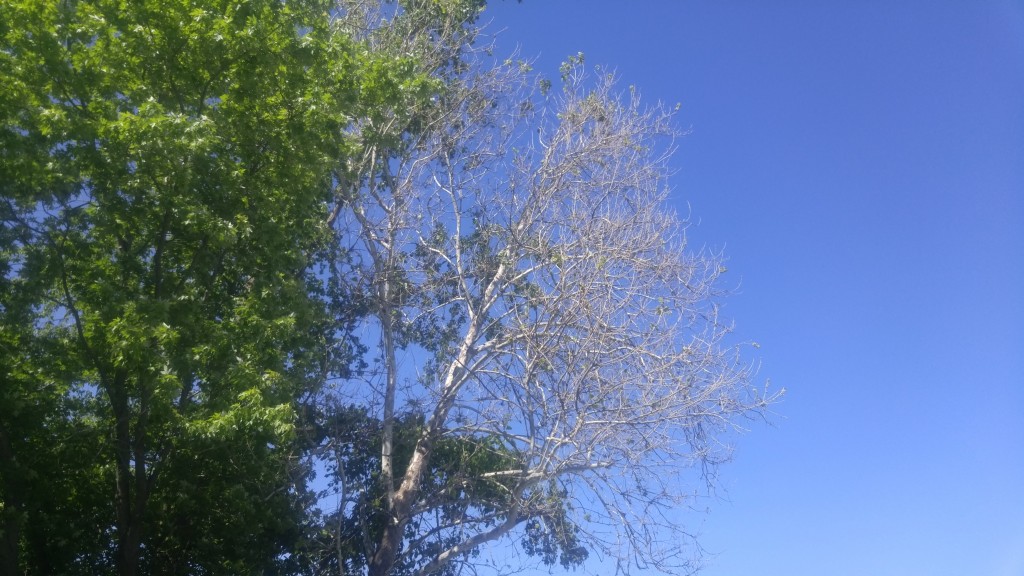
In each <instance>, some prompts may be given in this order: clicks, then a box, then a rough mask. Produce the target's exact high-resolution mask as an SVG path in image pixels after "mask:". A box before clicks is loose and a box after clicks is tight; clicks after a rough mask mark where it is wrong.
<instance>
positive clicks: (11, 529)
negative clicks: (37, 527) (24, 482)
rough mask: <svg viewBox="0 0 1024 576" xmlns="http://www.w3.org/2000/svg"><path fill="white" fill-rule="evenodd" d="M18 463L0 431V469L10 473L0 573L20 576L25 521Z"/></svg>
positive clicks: (0, 525)
mask: <svg viewBox="0 0 1024 576" xmlns="http://www.w3.org/2000/svg"><path fill="white" fill-rule="evenodd" d="M16 466H17V462H16V461H15V459H14V451H13V450H12V449H11V443H10V441H9V439H8V437H7V433H6V432H5V431H3V430H0V468H3V469H4V470H8V471H9V473H10V474H9V476H8V475H5V478H4V485H3V486H2V488H3V495H4V509H3V510H2V511H0V531H2V532H3V539H2V540H0V573H3V574H12V575H13V574H18V573H19V570H18V564H19V555H18V551H19V544H20V541H21V526H22V524H23V522H24V519H23V518H22V517H21V515H22V513H23V511H22V507H21V501H20V498H19V492H20V486H18V484H20V482H18V481H17V476H18V475H19V471H18V470H16Z"/></svg>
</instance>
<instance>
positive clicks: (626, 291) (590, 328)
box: [334, 44, 774, 576]
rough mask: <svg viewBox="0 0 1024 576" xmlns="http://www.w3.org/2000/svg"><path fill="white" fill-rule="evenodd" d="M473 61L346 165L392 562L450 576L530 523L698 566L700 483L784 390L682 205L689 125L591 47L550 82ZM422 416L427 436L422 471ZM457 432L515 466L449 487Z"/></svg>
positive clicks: (382, 558) (347, 237) (377, 549)
mask: <svg viewBox="0 0 1024 576" xmlns="http://www.w3.org/2000/svg"><path fill="white" fill-rule="evenodd" d="M462 48H465V45H464V44H463V45H462ZM460 57H461V58H463V61H462V62H463V67H460V68H458V69H456V70H454V71H453V72H451V73H447V74H445V75H444V78H445V83H446V86H445V88H444V89H443V90H440V91H438V92H437V94H436V95H435V96H434V97H433V98H431V99H429V101H426V102H423V101H413V100H410V102H409V103H408V108H404V109H403V108H402V106H401V105H399V106H396V109H395V110H394V111H393V113H391V114H387V115H383V116H379V117H378V118H376V119H369V120H366V121H364V122H363V124H361V125H359V126H358V127H357V129H356V130H357V133H356V135H357V136H358V137H359V138H361V143H362V146H363V151H364V152H363V156H362V158H361V160H360V161H358V162H354V163H352V164H350V165H348V166H346V167H345V168H344V169H343V170H339V176H338V180H339V183H340V184H339V198H341V199H343V201H341V202H339V208H338V212H337V213H336V216H335V219H334V225H335V227H336V229H337V230H338V233H339V235H340V237H341V238H342V241H343V242H344V243H345V244H346V245H347V246H348V247H350V249H351V252H350V253H351V254H352V255H353V257H352V261H351V263H350V264H349V268H347V269H346V270H345V271H344V275H345V276H346V277H348V278H350V281H351V282H352V283H353V284H354V285H356V286H355V289H358V290H361V291H362V292H364V293H365V294H366V298H367V301H368V302H369V310H370V316H371V318H372V324H373V328H372V330H371V331H370V333H372V334H373V335H374V338H375V339H376V337H377V336H379V345H378V346H376V348H375V349H374V350H373V354H374V355H375V357H376V359H377V360H378V361H379V366H380V370H379V371H377V372H372V373H371V376H370V377H368V381H367V384H369V386H367V387H365V388H364V392H363V394H366V395H367V398H365V399H366V401H367V402H368V403H370V404H371V405H372V406H373V407H374V409H375V410H377V411H378V413H379V416H380V421H381V422H382V426H381V428H380V435H381V455H380V477H381V483H382V485H383V493H384V496H385V497H384V499H383V502H382V504H381V505H382V506H384V507H386V510H387V525H386V527H384V528H383V531H382V534H381V535H380V538H379V541H375V542H373V543H372V546H371V548H370V549H369V550H368V551H367V558H368V562H367V564H368V570H369V573H370V574H371V575H372V576H383V575H386V574H389V573H391V572H392V570H393V568H394V567H395V566H396V564H397V563H400V562H403V561H405V562H406V564H407V565H410V564H411V565H412V566H413V567H414V569H415V571H416V572H417V573H420V574H429V573H432V572H436V571H438V570H440V569H442V568H444V567H445V566H447V565H449V563H451V562H452V561H453V560H454V559H458V558H461V557H463V556H465V555H466V554H469V553H471V552H473V551H474V550H476V549H478V548H479V547H481V546H482V545H484V544H485V543H488V542H491V541H495V540H498V539H501V538H503V537H511V536H513V535H515V534H519V533H523V532H524V531H527V530H531V531H533V533H537V532H538V531H539V532H549V533H550V532H557V534H554V537H555V538H556V539H559V538H560V539H562V541H561V542H560V543H559V544H560V545H563V546H564V545H565V544H566V542H565V539H566V538H573V539H578V540H579V542H581V543H582V544H583V545H584V546H586V547H587V548H588V549H590V550H591V551H595V552H597V553H599V554H601V555H603V556H606V557H607V558H611V559H614V560H615V561H616V567H617V569H618V570H619V571H622V572H629V570H630V568H631V567H632V568H637V567H639V568H648V567H651V568H656V569H660V570H662V571H665V572H686V571H689V570H690V569H691V568H692V567H693V566H692V564H691V562H690V561H691V560H692V558H693V553H692V551H691V550H685V549H681V548H683V547H684V543H685V541H688V538H687V536H686V533H685V531H684V526H682V525H681V523H680V522H678V520H677V518H675V517H673V513H674V511H675V510H676V509H677V507H678V506H680V505H681V504H682V503H683V502H684V500H685V495H686V493H687V485H686V484H684V483H683V482H682V481H680V474H683V473H685V472H686V471H687V470H694V469H695V470H697V471H698V472H700V473H704V472H706V471H709V470H712V469H713V467H714V466H715V464H717V463H718V462H719V461H720V460H721V459H722V457H724V456H725V455H726V454H727V451H726V450H725V449H724V447H723V446H722V445H720V443H719V441H720V438H721V432H723V431H726V430H728V429H729V428H730V427H732V426H735V425H736V423H737V421H738V420H739V419H741V418H744V417H749V416H753V415H757V414H760V413H762V412H763V411H764V409H765V408H766V407H767V406H768V405H769V404H770V403H771V402H772V400H773V399H774V396H773V394H771V393H768V392H767V391H766V390H764V389H762V388H760V387H757V386H754V385H752V383H751V373H750V371H749V370H748V367H747V365H746V364H744V363H743V362H742V361H741V359H740V357H739V354H738V351H737V349H736V348H735V347H732V346H730V345H729V344H727V343H726V340H725V339H726V336H727V334H728V332H729V326H728V324H727V323H726V322H724V321H723V320H721V319H720V318H719V309H718V306H719V302H720V297H721V294H720V291H719V282H718V279H719V276H720V275H721V273H722V272H723V271H724V267H723V265H722V261H721V259H720V257H719V256H718V255H717V254H713V253H709V252H705V251H701V250H694V249H692V248H691V247H689V246H688V245H687V242H686V236H685V228H686V225H685V222H683V221H681V220H680V219H679V218H678V217H677V216H676V215H674V214H673V213H672V212H671V211H670V210H668V209H667V207H666V199H667V194H668V192H667V178H668V170H667V167H666V160H667V158H668V155H669V154H670V153H671V151H672V147H673V144H672V140H673V137H674V136H675V132H674V130H673V126H672V114H671V112H669V111H667V110H665V109H663V108H662V107H660V106H653V107H645V106H644V105H642V104H641V102H640V99H639V97H638V95H637V94H636V93H635V91H634V90H632V89H629V90H624V91H622V90H620V89H619V88H617V87H616V84H615V82H614V78H613V77H612V76H611V75H608V74H597V75H596V76H595V77H589V76H588V75H587V74H586V73H585V72H584V66H583V63H582V58H574V59H571V60H570V62H568V63H567V64H566V65H565V66H564V67H563V69H562V78H561V83H560V85H559V86H555V87H551V85H550V84H546V83H538V82H537V81H536V79H535V78H533V77H532V76H531V74H530V72H529V69H528V66H527V65H525V64H523V63H521V62H518V61H511V60H509V61H505V62H500V63H492V64H488V62H489V60H488V59H487V58H486V56H484V55H483V54H481V53H476V52H474V53H470V54H462V55H461V56H460ZM438 62H451V60H450V59H445V58H441V59H439V60H437V61H436V62H435V63H434V64H433V65H435V66H438V65H440V64H438ZM366 390H369V391H370V392H365V391H366ZM410 412H413V413H416V414H417V415H418V416H419V418H420V419H421V421H422V426H421V427H420V428H418V431H417V434H416V438H415V448H414V450H413V451H412V454H411V456H410V457H409V458H408V461H407V462H402V463H400V464H399V463H396V461H395V456H394V454H393V451H394V434H395V423H396V418H398V415H399V414H400V413H410ZM453 439H456V440H458V441H460V442H462V443H463V444H462V445H464V446H474V447H475V449H476V450H480V451H490V452H493V453H494V454H495V455H496V456H500V458H497V459H496V460H495V461H498V462H501V464H502V465H501V466H496V467H491V468H488V469H480V468H479V467H477V468H475V469H474V468H469V467H467V468H466V469H465V470H464V471H463V472H464V473H463V474H461V475H459V474H456V475H453V476H452V477H450V478H448V479H447V480H446V483H445V484H444V485H443V486H441V487H440V488H438V486H437V484H436V483H433V484H431V486H432V488H431V489H432V490H434V492H432V493H428V491H427V490H425V489H424V486H425V483H426V482H427V481H428V480H429V475H430V474H431V470H432V466H434V465H435V464H436V463H435V462H432V460H433V459H434V458H435V457H436V453H437V450H438V446H440V445H441V444H442V443H444V442H447V441H451V440H453ZM470 475H475V476H474V477H472V478H471V477H469V476H470ZM481 483H483V484H486V485H487V486H489V487H490V490H486V491H482V490H479V489H471V485H472V486H479V485H480V484H481ZM690 488H692V486H690ZM446 506H447V508H444V507H446ZM453 506H454V507H453ZM442 508H444V510H445V511H446V512H445V513H444V514H443V515H442V514H439V510H441V509H442ZM452 510H456V511H457V512H452ZM410 526H413V527H415V530H411V529H410ZM567 526H568V527H567ZM559 531H561V532H559ZM549 535H550V534H549ZM427 541H434V542H443V543H444V545H443V546H436V545H435V546H434V547H431V548H429V553H424V552H423V550H424V548H423V547H422V544H423V543H424V542H427ZM563 553H564V550H563ZM410 559H413V560H410ZM577 560H578V559H577ZM563 561H564V562H566V563H568V564H571V563H573V562H574V561H573V560H572V559H570V560H568V561H565V560H563Z"/></svg>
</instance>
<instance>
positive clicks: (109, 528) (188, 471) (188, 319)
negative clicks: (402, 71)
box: [0, 0, 390, 575]
mask: <svg viewBox="0 0 1024 576" xmlns="http://www.w3.org/2000/svg"><path fill="white" fill-rule="evenodd" d="M330 9H331V4H330V3H328V2H322V1H317V0H310V1H298V2H287V3H283V2H279V1H277V0H250V1H242V0H238V1H235V0H227V1H220V2H200V1H192V0H177V1H165V0H160V1H157V0H152V1H137V2H128V3H125V2H119V1H112V0H96V1H88V2H87V1H81V2H79V1H65V2H39V1H35V0H25V1H21V0H3V1H2V2H0V13H2V14H3V18H0V77H3V79H4V81H3V85H2V86H0V122H2V124H3V125H2V128H0V222H2V228H0V272H2V279H0V297H2V307H0V320H2V325H0V378H2V383H0V523H2V524H0V535H2V549H0V558H2V562H3V565H2V570H3V571H4V572H5V573H9V574H15V573H31V574H36V573H37V574H44V573H64V574H73V573H84V574H93V573H99V572H111V571H114V570H115V569H116V571H117V572H118V573H120V574H125V575H131V574H136V573H139V572H145V573H152V574H161V573H167V574H238V573H255V572H259V571H261V570H266V569H269V568H270V567H271V566H273V565H274V564H275V562H277V561H278V559H279V556H281V555H282V554H284V553H285V552H286V550H287V546H286V545H287V542H288V539H289V538H293V537H294V533H295V530H296V529H295V526H296V524H297V522H298V521H299V516H300V515H301V513H302V510H301V509H299V508H297V506H296V502H295V501H294V490H291V489H290V488H289V469H290V467H291V465H292V461H293V458H292V456H293V454H292V448H291V439H292V437H293V421H294V411H293V405H294V401H295V399H296V398H297V396H298V395H299V394H300V393H301V392H303V391H305V390H308V389H309V388H310V387H314V386H316V385H317V383H318V382H320V381H321V380H322V375H323V372H324V370H325V366H327V365H328V364H329V363H330V362H331V361H332V359H331V358H330V352H329V345H330V344H331V341H332V339H333V338H334V333H333V332H331V331H329V330H328V328H327V327H326V326H325V325H324V324H323V317H324V301H323V298H322V293H323V290H322V286H320V284H321V282H320V279H319V276H317V275H315V274H313V273H312V271H311V270H312V269H311V266H312V264H313V263H314V260H315V259H316V257H317V256H316V255H317V254H318V253H322V252H323V251H325V250H327V249H328V248H329V241H328V240H329V239H328V237H327V236H326V234H325V231H326V227H325V222H326V220H327V206H328V201H329V199H330V196H329V195H330V190H331V181H330V176H329V169H330V167H331V166H333V165H336V163H337V162H338V161H339V158H342V157H344V155H345V154H346V146H347V144H346V139H345V135H344V127H345V124H346V123H347V121H348V120H347V119H348V118H350V117H351V116H353V115H354V114H356V113H357V109H358V105H357V96H358V94H359V93H360V90H364V91H366V90H369V91H370V92H372V84H373V82H372V80H373V79H374V78H376V77H384V76H387V74H389V73H390V69H387V68H385V69H383V70H378V69H377V68H379V67H377V68H375V67H374V66H370V65H367V66H363V64H364V63H365V61H364V60H363V59H361V58H360V57H359V56H358V55H357V51H356V50H355V49H354V47H353V44H352V43H351V42H349V41H348V40H347V39H346V37H345V36H344V35H342V34H337V33H335V32H334V31H333V30H332V28H331V26H330V16H329V10H330ZM364 69H365V71H367V73H366V74H365V75H364V74H363V72H364ZM363 78H369V79H370V81H368V82H369V83H370V84H371V87H370V88H367V87H365V86H364V87H360V82H361V81H362V80H361V79H363Z"/></svg>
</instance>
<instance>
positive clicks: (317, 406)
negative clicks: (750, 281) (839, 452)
mask: <svg viewBox="0 0 1024 576" xmlns="http://www.w3.org/2000/svg"><path fill="white" fill-rule="evenodd" d="M482 8H483V3H482V2H481V1H480V0H402V1H400V2H394V3H393V2H387V1H379V0H339V1H326V0H299V1H296V2H291V1H289V2H280V1H279V0H224V1H218V2H199V1H194V0H170V1H168V0H161V1H156V0H140V1H138V2H129V3H124V2H115V1H112V0H90V1H85V0H81V1H75V0H69V1H66V2H37V1H35V0H0V13H3V14H4V18H3V19H2V21H0V77H3V78H4V79H5V82H4V83H3V85H2V86H0V121H2V123H3V126H2V129H0V570H2V571H3V572H4V573H8V574H56V573H60V574H95V573H118V574H123V575H134V574H189V575H191V574H197V575H198V574H250V573H252V574H255V573H267V574H371V575H376V576H384V575H387V574H393V575H396V576H397V575H399V574H430V573H445V574H454V573H455V572H456V571H457V570H458V568H459V567H460V566H464V565H467V564H468V565H474V563H475V562H477V560H475V559H474V555H475V554H477V553H478V552H479V550H480V549H481V547H482V546H484V545H485V544H487V543H488V542H492V541H498V540H502V539H504V540H505V541H507V542H511V543H513V544H516V545H518V546H519V547H520V549H521V550H522V552H523V553H524V554H525V555H526V556H528V557H533V558H536V559H537V560H538V561H540V562H541V563H543V564H546V565H549V566H551V565H561V566H563V567H565V568H569V567H575V566H580V565H581V564H583V562H584V561H585V560H586V559H587V558H588V556H589V555H590V553H592V552H596V553H598V554H600V555H602V556H610V557H612V558H618V559H620V565H619V568H620V569H622V570H625V571H628V568H627V566H628V565H630V564H632V565H638V566H653V567H656V568H659V569H662V570H665V571H673V570H685V569H687V568H689V564H688V560H689V559H690V558H689V556H685V555H684V556H683V557H682V558H680V557H679V542H678V540H676V539H675V538H677V537H678V536H679V535H680V534H682V528H683V527H682V526H680V525H679V523H678V522H676V521H674V520H673V519H672V518H671V510H672V509H673V507H674V506H676V505H677V504H678V503H679V501H680V500H679V499H680V498H681V496H682V493H683V492H682V485H681V484H680V483H679V482H677V481H676V480H675V479H674V476H673V474H675V473H677V472H678V471H679V470H680V469H681V468H682V467H685V466H688V465H694V464H697V465H701V466H713V465H714V464H715V463H716V462H717V461H718V459H719V458H720V456H721V454H720V453H719V452H717V451H716V450H715V442H714V440H715V438H716V436H715V433H716V431H719V430H722V429H723V428H725V427H728V426H729V425H730V424H731V423H732V422H733V421H734V420H735V418H737V417H744V416H749V415H752V414H757V413H759V412H760V411H761V410H762V409H763V408H764V407H765V406H767V404H768V403H769V402H770V401H771V397H770V396H769V395H766V393H765V392H764V390H760V389H758V388H756V387H753V386H751V383H750V374H749V371H748V370H747V369H746V367H745V365H744V364H743V363H742V362H741V360H740V357H739V355H738V353H737V351H736V350H735V349H734V348H732V347H730V346H727V345H725V344H724V337H725V335H726V334H727V332H728V326H727V325H726V324H725V323H723V322H721V321H719V319H718V316H717V311H718V301H719V298H720V294H719V289H718V280H717V279H718V277H719V275H720V274H721V273H722V271H723V270H724V268H723V267H722V266H721V262H720V260H719V258H718V257H717V256H716V255H714V254H708V253H703V252H694V251H692V250H691V249H690V248H689V247H688V246H687V244H686V240H685V224H684V223H683V222H680V221H679V220H678V219H676V218H675V216H673V215H672V214H671V213H669V212H667V211H666V209H665V207H664V203H665V197H666V196H665V194H666V192H665V190H666V178H667V176H668V174H667V170H666V168H665V159H666V158H667V155H668V154H669V153H670V152H671V142H672V137H673V135H674V134H673V129H672V125H671V113H670V112H668V111H665V110H663V109H661V108H660V107H657V106H654V107H647V106H645V105H643V104H642V103H641V102H640V100H639V98H638V97H637V95H636V93H635V92H633V91H632V90H630V91H626V92H623V91H621V90H620V89H619V88H618V87H617V86H616V85H615V83H614V79H613V78H612V77H611V76H609V75H607V74H603V73H597V74H594V75H591V74H588V73H587V72H586V69H585V67H584V66H583V61H582V57H581V56H580V57H574V58H572V59H570V60H569V61H568V62H567V63H566V64H565V66H564V67H563V70H562V78H561V80H560V82H558V83H557V85H556V83H552V82H551V81H548V80H544V79H540V78H537V77H536V76H535V75H533V74H532V72H531V71H530V69H529V66H528V65H527V64H526V63H524V62H521V61H519V60H516V59H509V60H503V59H501V58H495V57H494V56H493V55H492V53H491V50H490V48H489V47H488V46H487V45H486V42H485V41H482V39H481V38H480V36H479V34H480V30H479V28H478V27H477V24H476V21H477V18H478V15H479V14H480V10H482Z"/></svg>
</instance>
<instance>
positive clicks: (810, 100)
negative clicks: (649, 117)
mask: <svg viewBox="0 0 1024 576" xmlns="http://www.w3.org/2000/svg"><path fill="white" fill-rule="evenodd" d="M485 14H486V16H485V18H486V19H489V20H490V21H491V24H490V30H492V31H495V30H504V31H503V32H502V34H501V36H500V40H499V45H500V47H501V48H502V49H504V50H506V51H508V50H511V49H512V48H514V47H515V46H516V45H518V46H519V47H520V49H521V52H522V54H523V55H524V56H530V57H536V59H537V60H536V66H535V67H536V68H537V69H538V70H540V71H547V72H549V74H550V75H551V76H552V77H557V75H556V72H555V71H556V70H557V67H558V64H559V62H560V61H562V60H563V59H564V58H565V57H566V56H568V55H569V54H575V53H576V52H579V51H582V52H584V53H585V54H586V59H587V62H588V63H590V64H602V65H604V66H607V67H609V68H612V69H615V70H617V71H618V73H619V75H620V76H621V78H622V81H623V86H625V85H628V84H635V85H636V86H637V87H638V88H639V89H640V90H641V92H642V93H643V94H644V96H645V97H646V98H648V99H649V100H651V101H655V100H662V101H665V102H668V103H671V104H674V103H675V102H679V103H681V105H682V107H681V110H680V114H679V117H678V120H679V124H680V127H682V128H685V129H689V130H690V134H689V135H688V136H686V137H685V138H683V139H682V140H681V141H680V142H679V151H678V153H677V155H676V156H675V158H674V160H673V163H674V167H675V168H676V169H677V170H678V173H677V174H676V176H675V178H674V180H673V181H672V186H673V189H674V202H676V203H677V209H678V210H679V211H680V212H682V213H683V214H686V213H690V214H692V220H693V221H694V222H695V226H694V227H693V228H691V230H690V238H691V242H693V243H694V244H695V245H697V246H701V245H706V246H709V247H714V248H722V249H724V250H725V252H726V254H727V255H728V256H729V258H730V262H729V268H730V275H731V281H732V282H734V283H735V284H737V285H739V287H740V288H739V291H738V294H736V295H735V296H733V297H732V298H731V299H730V300H729V302H728V307H727V312H728V313H729V315H730V316H731V317H732V318H733V319H734V320H735V322H736V325H737V334H738V335H739V337H741V338H743V339H748V340H755V341H757V342H759V343H760V344H761V348H760V350H758V353H759V357H758V358H757V359H758V360H759V361H760V363H761V369H760V376H761V377H762V378H770V379H771V381H772V383H773V384H774V385H775V386H777V387H785V388H786V389H787V391H788V392H787V395H786V398H785V400H784V401H783V402H782V403H781V404H780V405H778V406H777V408H776V411H777V416H776V417H775V418H774V420H773V422H774V425H773V426H771V427H769V426H763V425H754V426H753V427H752V429H751V430H750V432H749V433H748V434H746V435H743V436H741V437H739V438H738V439H737V442H736V446H737V452H736V455H735V460H734V462H732V463H731V464H729V465H728V466H726V467H725V468H724V469H723V470H722V484H723V486H724V488H725V489H726V490H725V491H724V492H723V493H722V494H721V496H722V497H723V498H722V499H717V500H710V501H707V502H702V503H701V504H702V505H704V504H706V505H707V506H708V507H709V508H710V514H709V515H707V516H694V517H693V529H694V530H696V531H698V532H700V533H701V534H702V538H701V541H702V543H703V544H704V546H705V547H706V548H708V549H709V551H710V552H712V553H714V555H713V556H711V557H709V558H708V566H707V568H706V569H705V570H704V572H703V574H704V575H705V576H739V575H747V574H750V575H753V574H757V575H759V576H765V575H767V576H772V575H779V576H783V575H785V576H803V575H807V576H810V575H815V576H818V575H821V574H829V575H830V576H844V575H850V576H854V575H856V576H863V575H865V574H870V575H872V576H886V575H893V576H896V575H899V576H904V575H908V574H922V575H929V576H942V575H950V576H953V575H956V576H962V575H964V574H971V575H974V576H1022V575H1024V2H1021V1H1020V0H938V1H929V2H925V1H911V0H908V1H901V2H893V1H883V0H864V1H857V2H855V1H852V0H848V1H820V0H817V1H814V0H806V1H797V0H777V1H772V2H754V1H750V0H748V1H743V2H741V1H728V0H702V1H685V0H635V1H632V2H623V1H621V0H618V1H605V0H573V1H570V0H526V1H525V2H523V3H522V4H519V3H516V2H511V1H508V0H505V1H501V0H493V1H492V3H491V6H490V7H489V8H488V10H487V12H486V13H485Z"/></svg>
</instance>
